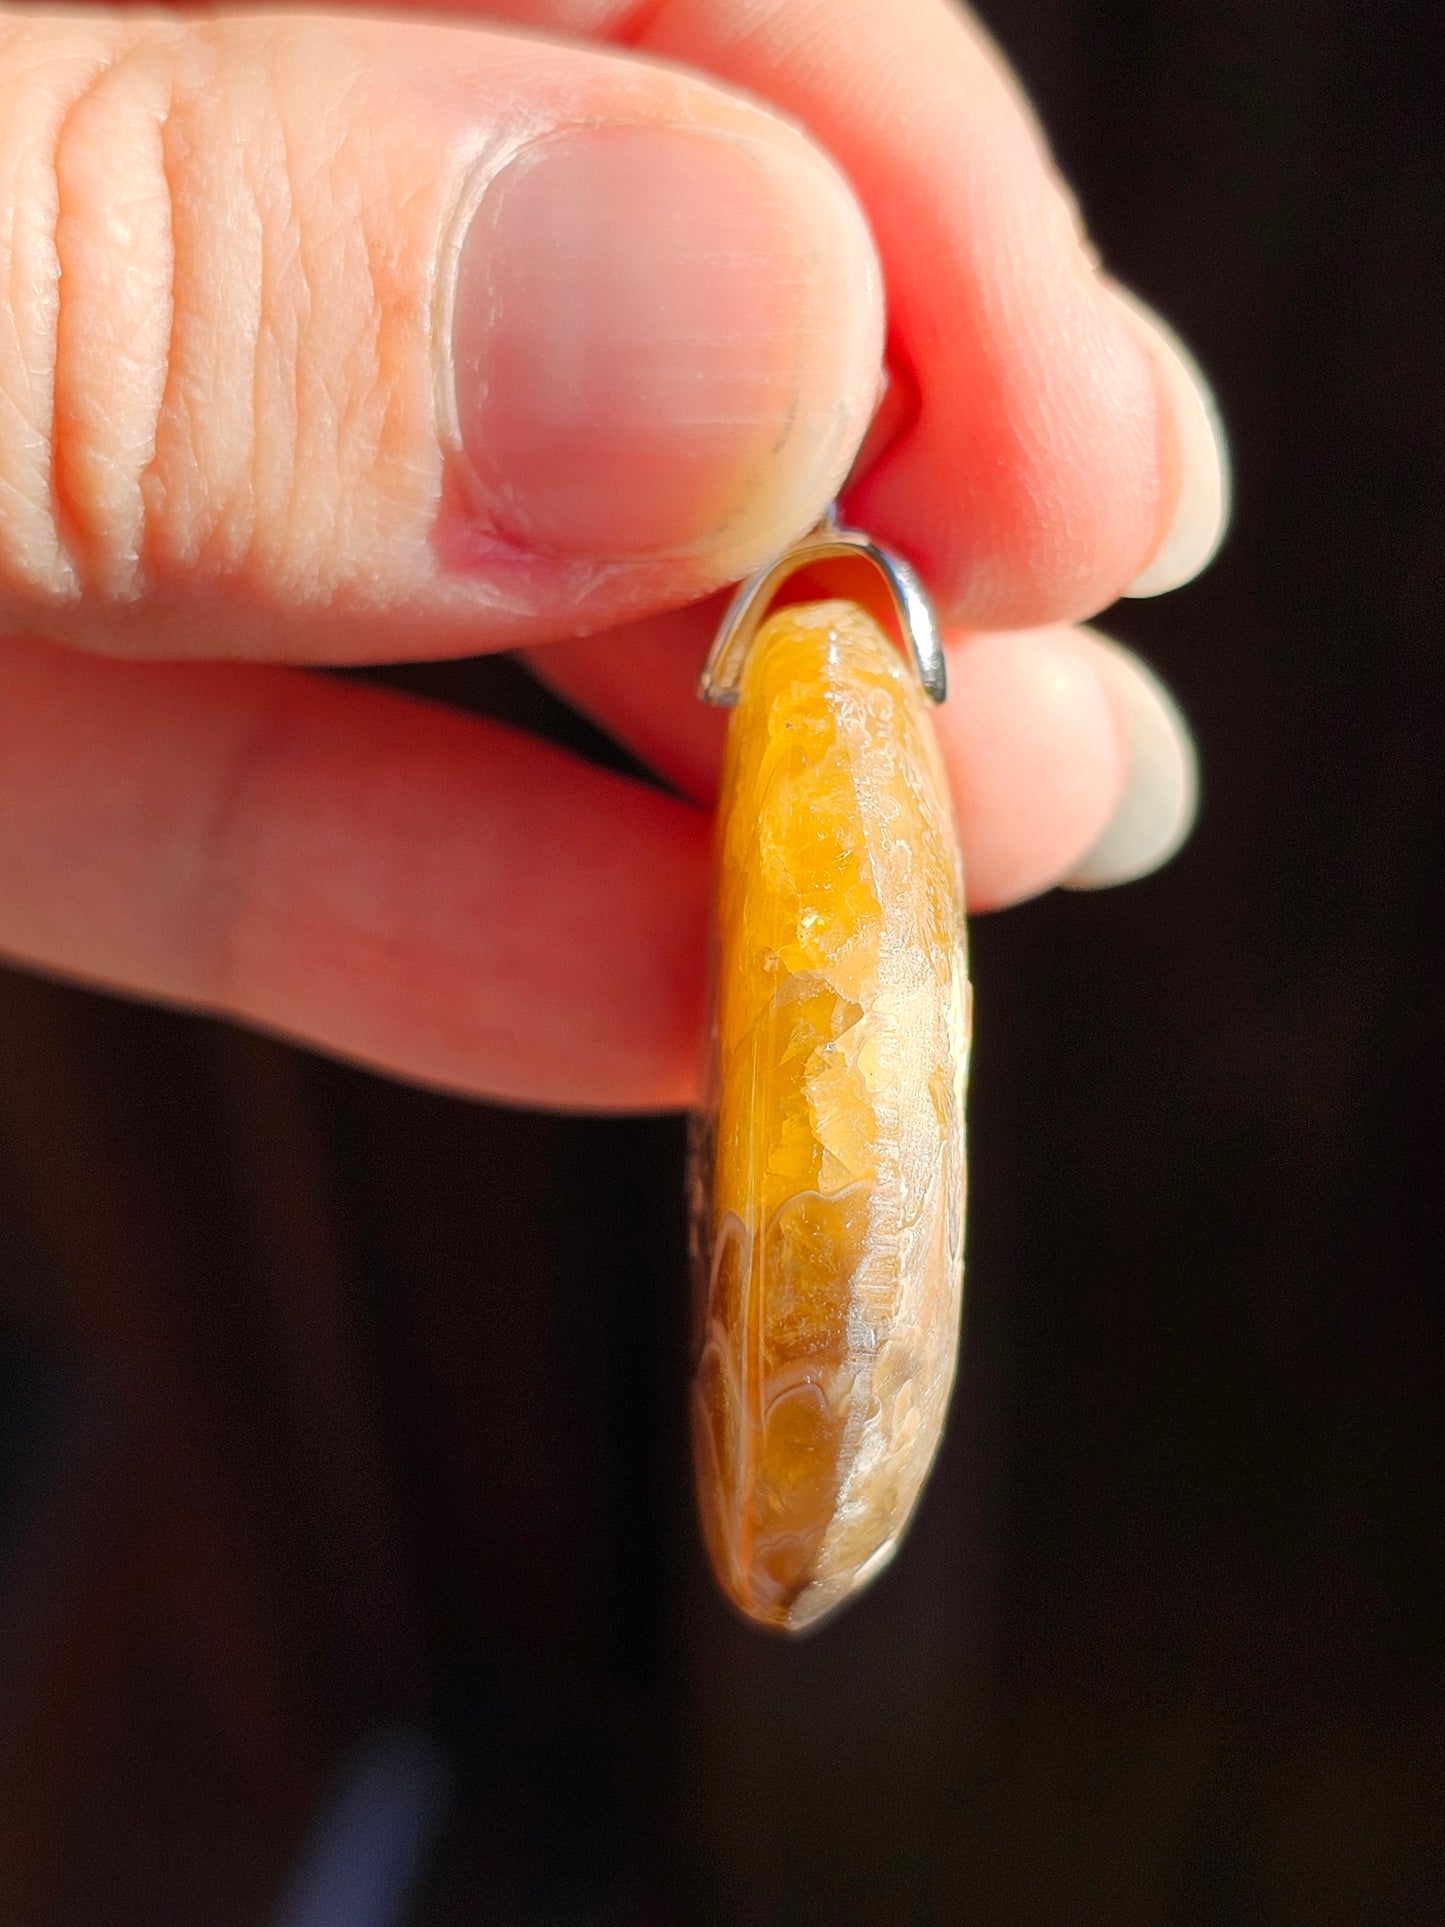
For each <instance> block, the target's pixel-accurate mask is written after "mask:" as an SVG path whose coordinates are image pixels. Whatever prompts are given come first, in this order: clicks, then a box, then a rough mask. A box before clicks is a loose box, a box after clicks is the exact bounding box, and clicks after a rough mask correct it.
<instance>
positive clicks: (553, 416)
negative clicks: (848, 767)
mask: <svg viewBox="0 0 1445 1927" xmlns="http://www.w3.org/2000/svg"><path fill="white" fill-rule="evenodd" d="M0 207H3V208H4V209H6V210H7V212H8V213H9V214H10V218H9V220H8V221H7V222H5V223H0V408H3V409H4V412H5V415H6V417H7V422H6V428H5V432H4V433H3V435H0V626H3V627H8V628H11V629H22V628H23V629H26V630H30V631H32V632H40V633H44V634H48V635H50V636H52V637H55V638H57V639H59V640H63V641H71V642H76V643H81V644H85V645H87V646H91V647H97V648H102V649H105V650H107V651H109V652H121V653H125V652H129V653H144V654H147V655H151V656H154V655H157V654H205V655H230V656H244V655H256V656H262V655H264V656H271V657H282V658H291V659H297V660H299V659H309V660H317V661H322V660H352V661H359V660H366V659H375V658H379V657H387V656H403V655H421V654H426V655H437V654H441V653H444V652H446V653H457V652H466V651H472V650H478V649H484V648H492V647H499V646H503V645H506V644H510V643H514V642H518V641H523V640H528V641H541V640H545V639H548V638H550V637H554V636H558V635H563V634H570V633H575V632H577V631H579V630H583V629H597V628H600V627H603V626H604V625H607V624H611V623H615V622H619V621H621V620H623V619H625V618H626V617H629V616H632V615H636V614H638V613H640V612H644V611H648V610H655V609H658V608H661V607H663V606H666V605H669V604H675V603H679V602H683V601H687V600H691V599H693V598H695V597H697V596H699V595H702V594H704V593H706V592H707V591H708V590H710V589H712V588H714V587H716V586H718V585H719V584H721V583H723V582H726V581H729V580H731V579H733V578H735V577H736V576H738V575H740V574H742V573H744V572H745V571H746V570H748V569H749V568H750V567H752V566H754V565H755V564H757V563H758V562H760V561H761V560H762V559H763V558H764V557H765V556H766V555H767V554H768V553H769V552H770V551H772V550H775V549H776V548H778V547H779V546H780V545H781V544H782V543H784V542H786V541H787V540H789V539H790V538H791V537H792V536H793V535H795V534H796V533H798V532H799V531H800V530H801V529H802V528H804V527H805V526H806V525H807V524H808V523H809V522H810V521H811V520H812V519H813V518H814V517H815V516H816V515H817V514H818V512H819V511H820V509H821V508H822V506H823V505H824V504H825V503H826V502H827V500H828V499H829V498H830V496H831V495H832V493H833V492H834V491H835V490H836V488H837V486H838V484H839V483H840V481H841V479H842V477H843V474H844V472H845V470H846V468H847V466H848V462H849V459H850V457H851V454H852V451H853V448H854V446H855V445H856V442H857V440H858V438H859V436H860V435H861V433H862V430H863V428H864V426H865V424H866V420H867V417H868V414H869V412H870V410H871V408H872V405H873V401H874V398H875V393H876V384H877V380H878V373H879V366H880V358H881V350H882V312H881V290H880V281H879V274H878V269H877V265H876V260H875V256H874V253H873V248H872V243H871V241H870V239H869V236H868V232H867V229H866V226H865V224H864V222H863V218H862V216H861V214H860V213H859V212H858V210H857V207H856V205H855V203H854V201H853V199H852V196H851V194H850V193H849V191H848V189H847V187H846V186H845V185H844V183H843V182H842V180H841V178H840V177H839V176H838V175H837V173H836V172H835V171H834V170H833V168H832V166H831V164H830V163H829V162H828V161H827V160H825V159H824V158H823V156H822V155H821V154H820V153H819V152H818V151H817V150H816V149H815V148H813V147H812V146H811V145H810V144H809V143H808V142H807V141H806V140H805V139H804V137H803V136H801V135H800V134H798V133H796V132H795V131H794V130H793V129H792V128H790V127H789V126H787V125H786V124H784V123H782V122H781V121H779V120H777V119H776V118H774V117H773V116H772V115H770V114H768V113H767V112H766V111H765V110H764V109H762V108H760V107H757V106H754V105H752V104H751V103H749V102H747V101H745V100H742V99H740V98H735V97H733V96H731V95H729V94H727V93H726V92H724V91H722V90H720V89H718V88H716V87H713V86H711V85H709V84H707V83H705V82H703V81H701V80H698V79H694V78H692V77H690V76H688V75H685V74H682V73H679V72H677V71H675V70H670V69H667V68H664V67H653V66H650V65H648V64H646V63H644V62H641V61H637V60H632V59H628V58H624V57H618V56H612V55H606V54H602V53H599V52H595V51H592V50H584V49H574V48H569V47H566V46H562V45H556V44H550V43H545V42H533V41H529V40H526V39H524V38H521V37H518V36H515V35H510V34H502V33H493V32H485V31H479V30H474V29H467V28H462V27H453V28H446V27H440V26H434V25H427V24H421V23H416V24H412V23H390V22H383V21H366V20H349V21H342V20H336V19H325V18H309V17H296V18H290V17H287V16H280V15H270V16H264V17H250V18H245V17H236V18H226V17H221V18H217V19H209V20H202V19H188V20H182V19H179V18H177V19H171V20H167V19H163V18H162V19H157V18H149V19H128V18H126V17H125V16H116V15H112V14H105V15H101V14H97V15H88V14H85V13H81V12H76V13H74V14H66V13H63V12H62V13H58V14H53V13H52V14H37V13H35V12H32V10H31V9H29V8H28V7H27V8H15V7H0Z"/></svg>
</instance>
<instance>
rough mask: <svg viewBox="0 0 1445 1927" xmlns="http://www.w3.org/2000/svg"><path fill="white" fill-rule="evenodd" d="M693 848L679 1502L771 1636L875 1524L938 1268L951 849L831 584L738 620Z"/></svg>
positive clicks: (927, 778)
mask: <svg viewBox="0 0 1445 1927" xmlns="http://www.w3.org/2000/svg"><path fill="white" fill-rule="evenodd" d="M717 869H718V876H717V907H716V928H715V932H714V945H715V950H714V994H713V1038H712V1056H711V1065H710V1073H709V1093H708V1098H707V1101H706V1104H705V1107H704V1109H703V1110H702V1111H701V1112H700V1113H699V1114H698V1117H697V1119H696V1120H695V1126H694V1146H693V1175H692V1203H693V1242H694V1262H695V1269H696V1277H697V1286H698V1319H697V1333H698V1335H697V1364H696V1370H695V1375H694V1379H693V1388H692V1416H693V1438H694V1452H695V1463H696V1472H697V1485H698V1498H699V1505H700V1508H701V1515H702V1522H703V1531H704V1536H705V1538H706V1541H707V1546H708V1551H709V1554H710V1556H711V1559H712V1562H713V1566H714V1568H715V1570H716V1572H717V1576H718V1579H719V1581H720V1582H721V1584H722V1586H723V1589H724V1590H725V1591H726V1593H727V1594H728V1596H729V1597H730V1598H731V1599H732V1600H733V1602H734V1603H735V1604H736V1605H737V1606H738V1608H739V1609H740V1610H741V1611H742V1612H743V1613H744V1614H745V1615H746V1616H747V1617H748V1618H750V1619H752V1620H754V1621H756V1622H758V1623H760V1624H762V1625H765V1626H770V1627H774V1628H777V1629H780V1630H784V1631H799V1630H801V1629H803V1628H804V1627H806V1626H809V1625H812V1624H814V1623H816V1622H817V1621H818V1620H819V1619H821V1618H822V1617H823V1616H824V1615H825V1614H827V1613H829V1612H831V1611H832V1610H834V1609H835V1608H836V1607H837V1606H839V1605H840V1604H842V1602H843V1601H844V1600H846V1599H847V1598H849V1597H850V1596H851V1595H852V1594H853V1593H855V1592H857V1591H858V1590H859V1589H860V1588H861V1587H863V1586H864V1585H866V1584H867V1583H868V1581H869V1580H870V1579H872V1578H873V1577H874V1575H875V1574H876V1573H878V1572H879V1571H880V1570H881V1569H882V1567H883V1566H884V1565H885V1564H886V1563H887V1561H888V1560H889V1558H890V1557H891V1556H892V1554H893V1551H894V1550H895V1548H896V1546H897V1544H898V1541H899V1538H900V1536H901V1534H902V1532H903V1529H904V1527H905V1525H906V1524H907V1521H908V1518H909V1515H910V1513H911V1512H912V1510H913V1506H914V1503H915V1501H916V1499H917V1497H918V1494H919V1491H920V1489H921V1488H922V1485H923V1482H924V1479H925V1477H926V1476H927V1473H928V1470H929V1467H930V1465H931V1464H932V1461H933V1457H934V1453H935V1451H936V1449H937V1445H938V1441H939V1437H940V1435H941V1433H942V1429H943V1421H944V1416H945V1412H946V1408H947V1404H948V1396H949V1391H950V1389H951V1386H952V1382H953V1375H954V1368H955V1363H956V1357H957V1347H958V1323H959V1303H960V1294H961V1290H962V1275H963V1210H964V1137H963V1098H964V1082H965V1076H966V1070H967V1060H968V1039H969V991H968V980H967V967H966V957H965V946H964V926H963V907H962V906H963V893H962V877H961V871H960V865H959V857H958V845H957V840H956V837H955V835H954V829H953V820H952V814H951V810H950V806H949V800H948V790H947V784H946V779H945V777H944V773H943V770H942V767H941V764H940V760H939V755H938V750H937V745H936V743H935V740H934V735H933V728H932V723H931V721H930V719H929V716H928V713H927V703H926V701H925V699H924V697H923V694H922V692H921V690H920V688H919V685H918V682H917V680H916V677H915V676H914V674H913V672H912V670H911V669H910V668H909V666H908V665H907V663H906V662H905V661H904V659H903V657H902V655H901V654H900V653H899V652H898V650H897V649H895V648H894V646H893V645H892V643H891V642H890V641H889V639H888V637H887V636H886V635H885V634H884V633H883V631H882V630H881V629H880V628H879V627H878V625H877V624H876V623H875V622H874V621H873V620H872V619H871V617H869V616H868V615H866V614H865V613H864V612H863V611H862V610H861V609H860V608H858V607H857V606H856V605H854V604H853V603H850V602H822V603H813V604H808V605H805V606H802V607H794V608H788V609H785V610H783V611H781V612H780V613H779V614H777V615H774V616H773V617H771V618H770V620H769V621H768V622H767V623H766V624H765V625H764V627H763V628H762V629H761V630H760V631H759V633H758V636H757V638H756V640H755V641H754V643H753V645H752V647H751V650H750V652H749V655H748V660H747V664H746V667H745V669H744V672H743V679H742V685H741V690H740V697H739V702H738V706H737V709H736V710H735V712H734V714H733V719H732V722H731V726H730V729H729V733H728V750H727V763H726V769H725V774H724V782H723V792H722V803H721V806H720V812H719V821H718V847H717Z"/></svg>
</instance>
